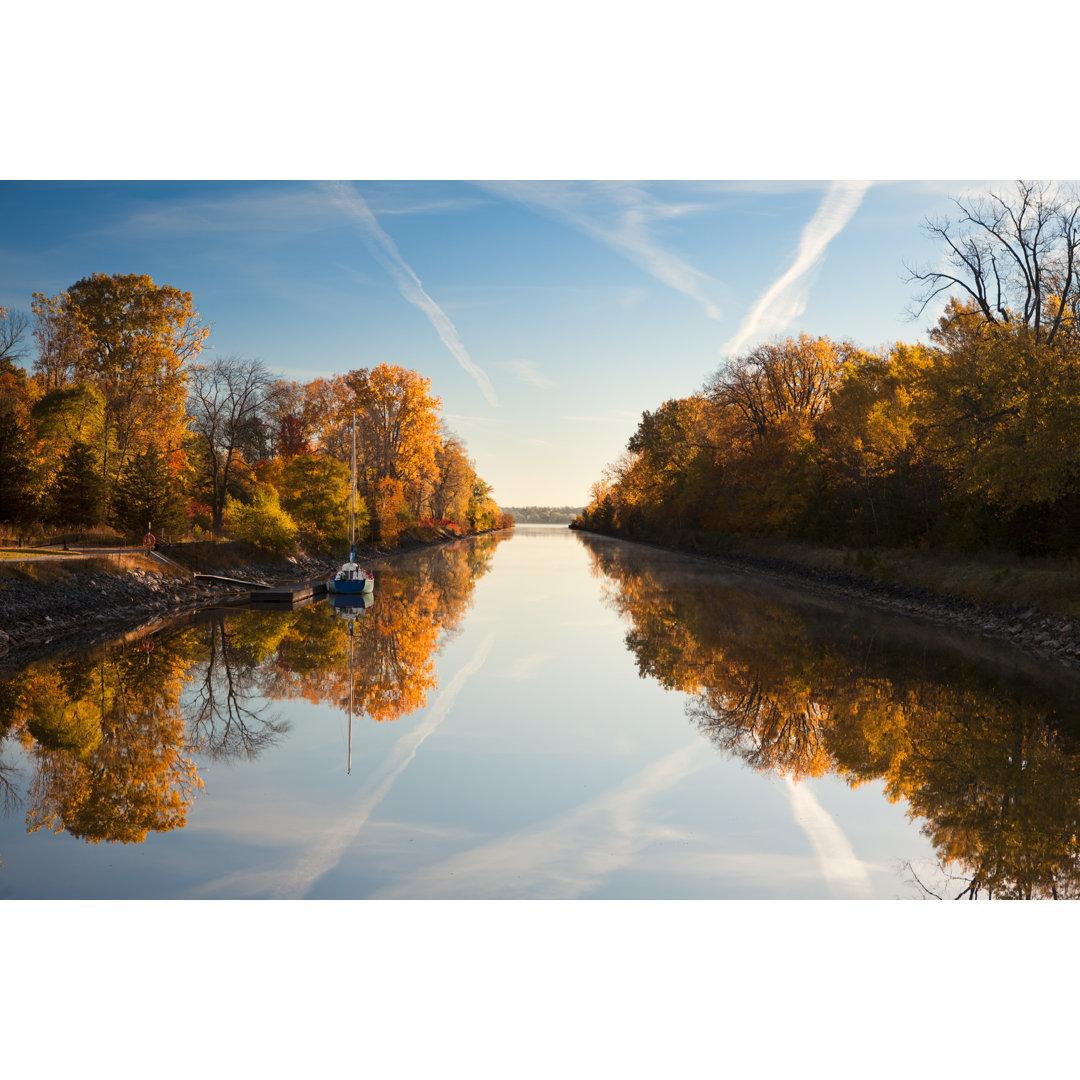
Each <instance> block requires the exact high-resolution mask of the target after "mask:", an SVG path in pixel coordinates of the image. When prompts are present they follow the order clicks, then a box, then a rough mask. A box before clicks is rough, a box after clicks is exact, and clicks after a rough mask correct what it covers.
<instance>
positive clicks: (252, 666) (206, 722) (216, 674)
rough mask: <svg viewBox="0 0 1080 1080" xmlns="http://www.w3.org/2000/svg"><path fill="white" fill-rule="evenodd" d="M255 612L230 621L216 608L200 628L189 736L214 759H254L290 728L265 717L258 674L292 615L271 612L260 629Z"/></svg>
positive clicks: (193, 679)
mask: <svg viewBox="0 0 1080 1080" xmlns="http://www.w3.org/2000/svg"><path fill="white" fill-rule="evenodd" d="M253 614H255V613H253V612H245V613H242V614H240V615H237V616H235V617H233V618H232V619H228V620H227V619H226V617H225V616H224V615H223V614H222V613H221V612H214V614H213V615H212V616H211V617H210V619H209V620H208V621H207V622H206V623H204V624H203V625H202V626H200V627H199V629H198V630H197V631H196V637H197V640H198V643H199V645H200V646H201V648H200V649H199V660H198V663H197V664H196V665H195V669H194V671H193V672H192V675H191V690H190V691H189V693H190V694H191V699H190V702H189V704H188V710H187V711H188V715H189V716H190V717H191V722H190V727H189V740H190V742H191V745H192V746H193V747H194V748H197V749H198V750H199V751H201V752H202V753H204V754H206V755H207V756H208V757H211V758H237V757H246V758H254V757H256V756H257V755H258V754H259V753H261V752H262V751H263V750H265V749H266V747H267V746H269V745H271V744H272V743H274V742H275V741H276V740H277V739H278V738H279V737H280V736H281V735H283V734H285V732H287V731H288V729H289V726H288V724H286V723H283V722H282V721H280V720H278V719H277V718H276V717H275V716H270V715H267V712H268V705H269V703H268V702H267V701H265V700H264V699H263V698H262V696H261V692H260V687H259V684H258V679H257V678H256V672H257V670H258V664H259V663H260V662H261V661H262V660H263V659H264V658H265V656H266V655H267V653H268V651H269V649H270V648H271V645H270V643H271V642H272V641H273V640H274V639H275V637H277V636H278V631H279V628H280V627H281V625H282V623H285V624H286V628H287V620H288V619H289V617H290V616H291V614H292V613H291V612H283V613H281V614H278V613H273V614H267V615H266V616H265V617H264V618H263V620H262V624H263V625H262V626H261V627H260V628H259V629H258V630H256V629H255V628H254V626H253V624H252V619H251V616H252V615H253Z"/></svg>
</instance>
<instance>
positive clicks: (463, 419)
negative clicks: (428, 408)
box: [443, 413, 506, 427]
mask: <svg viewBox="0 0 1080 1080" xmlns="http://www.w3.org/2000/svg"><path fill="white" fill-rule="evenodd" d="M443 418H444V419H445V420H447V421H451V422H453V423H455V424H458V425H460V426H461V427H499V426H501V425H502V424H505V423H506V421H505V420H503V419H502V418H501V417H498V416H465V415H463V414H462V413H443Z"/></svg>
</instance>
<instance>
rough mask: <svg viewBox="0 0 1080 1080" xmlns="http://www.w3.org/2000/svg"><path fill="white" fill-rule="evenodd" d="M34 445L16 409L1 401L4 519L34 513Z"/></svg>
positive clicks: (0, 515) (0, 517)
mask: <svg viewBox="0 0 1080 1080" xmlns="http://www.w3.org/2000/svg"><path fill="white" fill-rule="evenodd" d="M31 481H32V472H31V460H30V447H29V444H28V441H27V438H26V431H25V429H24V427H23V425H22V424H21V423H20V422H19V418H18V416H17V415H16V412H15V410H14V409H13V408H12V407H11V406H9V405H7V404H5V403H4V402H3V401H0V521H23V520H26V519H27V518H29V517H31V516H32V513H33V504H34V500H33V495H32V489H31Z"/></svg>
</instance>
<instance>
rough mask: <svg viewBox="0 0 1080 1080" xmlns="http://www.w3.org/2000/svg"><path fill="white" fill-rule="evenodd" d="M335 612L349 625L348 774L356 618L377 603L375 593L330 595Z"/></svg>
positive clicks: (350, 755) (350, 769) (350, 757)
mask: <svg viewBox="0 0 1080 1080" xmlns="http://www.w3.org/2000/svg"><path fill="white" fill-rule="evenodd" d="M330 603H331V604H332V605H333V608H334V614H335V615H337V616H338V618H341V619H344V620H345V621H346V622H347V623H348V625H349V760H348V767H347V768H346V774H347V775H351V774H352V714H353V660H354V657H355V652H356V634H355V630H356V619H357V616H359V615H363V614H364V612H365V611H367V609H368V608H369V607H372V606H373V605H374V603H375V596H374V594H373V593H342V594H333V595H331V597H330Z"/></svg>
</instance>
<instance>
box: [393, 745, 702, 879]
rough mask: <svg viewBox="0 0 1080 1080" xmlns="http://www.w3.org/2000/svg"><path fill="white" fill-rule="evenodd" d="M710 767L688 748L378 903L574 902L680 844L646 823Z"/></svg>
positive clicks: (671, 832)
mask: <svg viewBox="0 0 1080 1080" xmlns="http://www.w3.org/2000/svg"><path fill="white" fill-rule="evenodd" d="M711 761H712V756H711V754H710V753H709V750H708V747H707V746H706V745H705V744H704V742H702V741H697V742H694V743H691V744H690V745H688V746H686V747H684V748H683V749H681V750H676V751H674V752H672V753H670V754H667V755H666V756H665V757H663V758H660V759H659V760H657V761H654V762H652V763H651V764H650V765H648V766H646V767H645V768H644V769H642V770H641V771H640V772H638V773H636V774H635V775H633V776H631V777H629V778H628V779H627V780H626V781H625V782H624V783H622V784H620V785H619V786H618V787H616V788H613V789H612V790H610V791H609V792H607V793H605V794H604V795H601V796H600V797H599V798H596V799H593V800H591V801H589V802H586V803H583V804H582V805H580V806H578V807H576V808H574V809H573V810H570V811H569V812H568V813H566V814H563V815H561V816H559V817H558V818H556V819H554V820H552V821H550V822H548V823H547V824H544V825H540V826H538V827H536V828H533V829H526V830H524V831H522V832H518V833H514V834H512V835H510V836H506V837H503V838H501V839H499V840H495V841H492V842H491V843H489V844H484V845H482V846H480V847H477V848H474V849H473V850H471V851H465V852H462V853H461V854H459V855H455V856H452V857H451V858H449V859H447V860H445V861H444V862H442V863H439V864H436V865H434V866H426V867H424V869H423V870H422V871H421V872H420V873H419V874H417V875H416V877H415V878H412V879H405V880H402V881H399V882H395V883H394V884H393V885H390V886H388V887H387V888H386V889H384V890H383V891H382V892H380V893H377V894H376V895H377V896H379V897H386V898H392V897H409V898H424V897H431V898H442V899H453V898H459V897H482V898H505V899H510V898H514V897H528V898H539V899H572V898H574V897H579V896H584V895H587V894H589V893H590V892H593V891H594V890H595V889H596V888H597V887H598V886H599V885H600V884H601V882H602V881H603V880H604V879H605V878H606V877H608V876H609V875H610V874H612V873H614V872H616V871H618V870H621V869H622V868H624V867H626V866H629V865H631V864H633V863H634V861H635V860H636V859H637V858H638V857H639V855H640V853H641V852H642V850H643V849H644V848H646V847H648V846H649V845H651V844H653V843H655V842H657V841H669V842H670V841H674V840H683V839H685V837H683V836H682V834H680V833H679V832H678V831H677V830H675V829H672V828H671V827H670V826H667V825H663V824H659V823H652V822H649V821H647V820H645V817H646V812H647V810H648V808H649V804H650V803H651V802H652V800H654V799H655V798H656V797H657V796H659V795H661V794H662V793H663V792H665V791H667V790H669V789H671V788H674V787H677V786H678V785H679V784H680V783H681V782H682V781H683V780H685V779H686V778H687V777H689V776H692V775H693V774H694V773H696V772H698V771H700V770H701V769H704V768H707V767H708V765H709V764H710V763H711Z"/></svg>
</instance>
